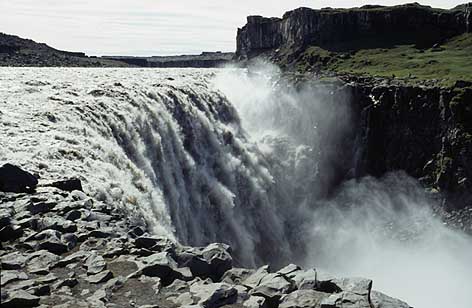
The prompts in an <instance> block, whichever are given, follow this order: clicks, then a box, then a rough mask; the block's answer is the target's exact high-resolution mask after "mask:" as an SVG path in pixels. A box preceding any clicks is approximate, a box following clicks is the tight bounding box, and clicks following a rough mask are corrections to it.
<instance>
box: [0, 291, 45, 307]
mask: <svg viewBox="0 0 472 308" xmlns="http://www.w3.org/2000/svg"><path fill="white" fill-rule="evenodd" d="M39 299H40V298H39V297H38V296H35V295H31V294H29V293H28V292H26V291H23V290H16V291H13V292H8V293H6V296H5V298H4V297H3V292H2V307H5V308H19V307H21V308H28V307H37V306H39Z"/></svg>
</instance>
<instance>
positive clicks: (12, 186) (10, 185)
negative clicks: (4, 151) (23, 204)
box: [0, 164, 38, 193]
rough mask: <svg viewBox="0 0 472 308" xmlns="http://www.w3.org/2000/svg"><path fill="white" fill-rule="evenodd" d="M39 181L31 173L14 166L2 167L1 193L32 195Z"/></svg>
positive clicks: (0, 173)
mask: <svg viewBox="0 0 472 308" xmlns="http://www.w3.org/2000/svg"><path fill="white" fill-rule="evenodd" d="M36 185H38V180H37V179H36V177H34V175H32V174H31V173H29V172H27V171H24V170H23V169H21V168H20V167H17V166H14V165H12V164H5V165H3V166H2V167H0V191H5V192H15V193H31V192H33V191H34V190H35V189H36Z"/></svg>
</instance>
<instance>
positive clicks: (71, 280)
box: [53, 278, 79, 289]
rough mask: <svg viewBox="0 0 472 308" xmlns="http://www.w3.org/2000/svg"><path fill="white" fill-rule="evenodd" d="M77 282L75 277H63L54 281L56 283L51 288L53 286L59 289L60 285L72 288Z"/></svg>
mask: <svg viewBox="0 0 472 308" xmlns="http://www.w3.org/2000/svg"><path fill="white" fill-rule="evenodd" d="M78 283H79V281H78V280H77V279H76V278H67V279H64V280H61V281H58V282H56V283H55V284H54V285H53V288H54V289H60V288H62V287H69V288H73V287H75V286H76V285H77V284H78Z"/></svg>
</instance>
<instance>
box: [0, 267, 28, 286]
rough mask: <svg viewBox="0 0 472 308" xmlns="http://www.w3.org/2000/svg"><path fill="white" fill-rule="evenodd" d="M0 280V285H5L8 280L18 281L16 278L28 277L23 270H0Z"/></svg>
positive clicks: (24, 278)
mask: <svg viewBox="0 0 472 308" xmlns="http://www.w3.org/2000/svg"><path fill="white" fill-rule="evenodd" d="M0 277H1V279H0V281H1V286H2V287H3V286H5V285H7V284H8V283H10V282H14V281H18V280H26V279H28V275H26V274H25V273H24V272H20V271H15V270H2V271H1V272H0Z"/></svg>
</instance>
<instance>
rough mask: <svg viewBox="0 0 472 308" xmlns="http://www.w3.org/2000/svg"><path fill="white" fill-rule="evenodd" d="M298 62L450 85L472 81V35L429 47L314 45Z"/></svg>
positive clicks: (303, 67) (306, 66)
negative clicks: (326, 47) (352, 48)
mask: <svg viewBox="0 0 472 308" xmlns="http://www.w3.org/2000/svg"><path fill="white" fill-rule="evenodd" d="M295 63H296V69H297V70H306V69H309V68H312V69H316V70H320V71H323V70H326V71H334V72H337V73H352V74H361V75H369V76H378V77H392V76H395V77H398V78H407V79H411V80H432V79H437V80H438V83H439V84H441V85H444V86H449V85H452V84H453V83H454V82H455V81H456V80H467V81H472V34H471V33H467V34H463V35H460V36H456V37H454V38H452V39H450V40H448V41H446V42H444V43H443V44H441V45H439V46H436V47H434V48H429V49H418V48H416V47H415V45H396V46H393V47H392V48H371V49H357V50H356V51H350V52H330V51H327V50H324V49H322V48H320V47H315V46H312V47H309V48H307V49H306V50H305V51H304V52H303V53H302V54H301V55H300V56H299V57H298V59H297V61H296V62H295Z"/></svg>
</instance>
